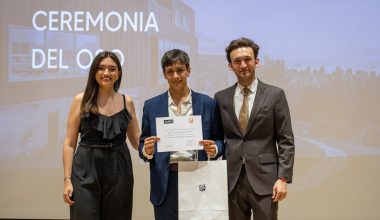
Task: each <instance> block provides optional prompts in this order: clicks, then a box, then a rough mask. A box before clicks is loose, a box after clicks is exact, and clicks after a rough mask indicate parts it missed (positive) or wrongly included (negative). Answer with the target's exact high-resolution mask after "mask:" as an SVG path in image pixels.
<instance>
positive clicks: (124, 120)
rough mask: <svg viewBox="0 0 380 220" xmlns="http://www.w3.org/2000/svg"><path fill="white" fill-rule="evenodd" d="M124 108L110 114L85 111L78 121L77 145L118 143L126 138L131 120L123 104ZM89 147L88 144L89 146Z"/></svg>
mask: <svg viewBox="0 0 380 220" xmlns="http://www.w3.org/2000/svg"><path fill="white" fill-rule="evenodd" d="M123 102H124V108H123V109H122V110H121V111H119V112H117V113H115V114H114V115H111V116H106V115H103V114H100V113H98V114H94V113H91V112H87V113H85V114H84V115H83V116H82V117H81V121H80V130H79V133H80V143H79V145H85V146H88V145H110V146H112V145H120V144H124V143H125V140H126V132H127V127H128V124H129V122H130V121H131V120H132V116H131V114H130V113H129V112H128V110H127V107H126V104H125V96H124V94H123ZM89 147H90V146H89Z"/></svg>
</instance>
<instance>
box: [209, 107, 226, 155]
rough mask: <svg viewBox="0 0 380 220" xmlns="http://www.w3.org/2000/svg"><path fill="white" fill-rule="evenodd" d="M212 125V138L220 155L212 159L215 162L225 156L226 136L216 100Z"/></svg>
mask: <svg viewBox="0 0 380 220" xmlns="http://www.w3.org/2000/svg"><path fill="white" fill-rule="evenodd" d="M212 109H213V110H212V123H211V136H212V140H214V141H215V144H216V146H217V148H218V154H217V155H216V156H215V157H214V158H212V159H214V160H216V159H218V158H219V157H220V156H222V155H224V151H225V146H224V134H223V126H222V120H221V116H220V109H219V106H218V102H217V101H216V100H214V102H213V107H212Z"/></svg>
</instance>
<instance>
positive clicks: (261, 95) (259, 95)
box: [247, 80, 266, 133]
mask: <svg viewBox="0 0 380 220" xmlns="http://www.w3.org/2000/svg"><path fill="white" fill-rule="evenodd" d="M265 92H266V87H265V85H264V84H263V83H262V82H261V81H260V80H258V84H257V90H256V96H255V101H254V103H253V106H252V111H251V115H250V116H249V120H248V126H247V133H248V132H249V130H251V128H252V126H253V124H254V121H255V119H256V116H257V113H258V112H259V110H260V109H261V107H262V106H263V103H264V99H265Z"/></svg>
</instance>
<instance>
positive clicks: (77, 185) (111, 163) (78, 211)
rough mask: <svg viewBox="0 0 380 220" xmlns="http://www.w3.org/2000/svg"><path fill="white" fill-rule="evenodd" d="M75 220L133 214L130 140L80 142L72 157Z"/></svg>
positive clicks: (103, 219) (72, 213)
mask: <svg viewBox="0 0 380 220" xmlns="http://www.w3.org/2000/svg"><path fill="white" fill-rule="evenodd" d="M71 181H72V183H73V188H74V192H73V199H74V202H75V204H74V205H72V206H70V219H72V220H111V219H112V220H118V219H120V220H121V219H122V220H126V219H131V218H132V202H133V181H134V180H133V171H132V161H131V155H130V152H129V149H128V147H127V144H123V145H116V146H112V147H88V146H87V147H81V146H79V147H78V149H77V152H76V154H75V156H74V160H73V168H72V177H71Z"/></svg>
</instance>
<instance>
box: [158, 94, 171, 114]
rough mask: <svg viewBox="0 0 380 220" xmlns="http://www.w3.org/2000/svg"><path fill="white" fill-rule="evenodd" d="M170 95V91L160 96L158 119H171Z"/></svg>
mask: <svg viewBox="0 0 380 220" xmlns="http://www.w3.org/2000/svg"><path fill="white" fill-rule="evenodd" d="M168 103H169V95H168V91H166V92H165V93H163V94H161V95H160V96H159V105H158V106H157V115H156V117H169V110H168V108H169V107H168Z"/></svg>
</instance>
